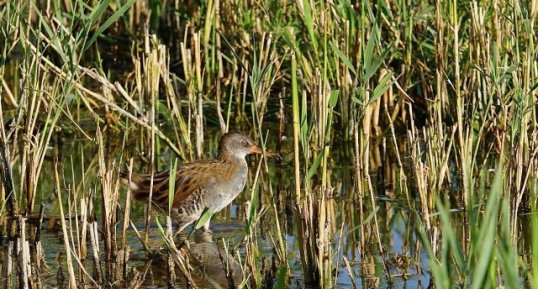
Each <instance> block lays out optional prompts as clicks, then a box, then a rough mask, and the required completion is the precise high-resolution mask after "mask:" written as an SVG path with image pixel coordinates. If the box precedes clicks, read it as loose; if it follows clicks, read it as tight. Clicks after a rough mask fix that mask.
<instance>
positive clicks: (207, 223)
mask: <svg viewBox="0 0 538 289" xmlns="http://www.w3.org/2000/svg"><path fill="white" fill-rule="evenodd" d="M211 217H212V216H210V217H209V218H207V221H206V222H205V224H204V232H206V233H212V232H211V230H210V229H209V222H210V221H211Z"/></svg>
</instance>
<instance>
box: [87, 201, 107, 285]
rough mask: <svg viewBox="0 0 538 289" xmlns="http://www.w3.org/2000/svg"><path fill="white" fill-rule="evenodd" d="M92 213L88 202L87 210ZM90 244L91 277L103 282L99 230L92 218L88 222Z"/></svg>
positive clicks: (91, 205)
mask: <svg viewBox="0 0 538 289" xmlns="http://www.w3.org/2000/svg"><path fill="white" fill-rule="evenodd" d="M88 211H89V212H90V213H91V215H93V204H92V203H91V202H90V209H89V210H88ZM90 225H91V227H90V243H91V244H90V245H91V248H92V255H93V278H94V279H95V280H98V282H99V283H100V284H104V279H103V278H104V274H103V272H102V269H101V261H100V258H99V254H100V250H99V231H98V229H97V221H96V220H92V221H91V222H90Z"/></svg>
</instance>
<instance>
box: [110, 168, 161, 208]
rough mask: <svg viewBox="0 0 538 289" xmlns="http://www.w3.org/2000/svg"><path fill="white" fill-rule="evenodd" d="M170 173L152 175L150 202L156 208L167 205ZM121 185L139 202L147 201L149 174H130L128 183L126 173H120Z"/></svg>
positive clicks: (149, 187) (149, 185) (149, 183)
mask: <svg viewBox="0 0 538 289" xmlns="http://www.w3.org/2000/svg"><path fill="white" fill-rule="evenodd" d="M169 176H170V171H162V172H158V173H155V174H154V175H153V192H152V194H151V200H152V202H153V203H155V204H156V205H157V206H159V207H161V208H166V207H167V204H168V182H169ZM120 179H121V183H122V184H123V185H124V186H125V187H127V188H129V190H130V191H131V195H132V196H133V197H134V198H135V199H137V200H140V201H146V202H147V201H148V199H149V195H150V190H151V185H152V182H151V174H132V175H131V180H130V181H129V174H128V173H127V172H120Z"/></svg>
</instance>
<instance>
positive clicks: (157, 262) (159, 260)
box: [138, 231, 243, 288]
mask: <svg viewBox="0 0 538 289" xmlns="http://www.w3.org/2000/svg"><path fill="white" fill-rule="evenodd" d="M181 252H182V253H183V254H184V255H185V256H186V258H185V259H186V260H188V264H187V265H188V267H189V268H190V273H191V277H192V279H191V280H192V281H194V282H195V283H196V284H195V285H196V287H198V288H220V287H221V288H237V287H238V286H239V285H240V284H241V282H242V280H243V273H242V270H241V265H240V264H239V262H237V260H236V259H235V258H234V257H233V256H232V255H230V254H227V253H226V252H225V250H224V249H223V248H220V247H219V246H218V245H217V243H215V242H214V241H213V234H212V233H211V232H201V231H199V232H196V233H194V242H192V241H190V242H189V244H188V245H186V246H182V248H181ZM143 267H145V268H140V267H139V269H138V270H140V271H142V272H144V271H145V272H146V274H145V275H146V276H145V278H144V279H145V281H144V282H143V286H144V285H145V286H148V285H149V286H152V287H153V286H157V287H155V288H160V287H161V286H162V287H170V285H172V286H173V287H175V288H187V287H189V286H188V284H187V283H188V281H187V278H185V276H184V275H183V273H182V272H181V270H179V268H177V266H176V270H175V275H176V276H177V278H175V279H176V280H175V282H174V284H170V280H169V277H170V274H169V272H168V268H169V267H168V266H167V260H166V256H163V255H161V256H160V257H155V258H152V260H151V262H150V263H146V264H145V266H143Z"/></svg>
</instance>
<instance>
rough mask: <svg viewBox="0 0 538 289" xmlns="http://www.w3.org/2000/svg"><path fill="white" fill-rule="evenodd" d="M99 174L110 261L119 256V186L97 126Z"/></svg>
mask: <svg viewBox="0 0 538 289" xmlns="http://www.w3.org/2000/svg"><path fill="white" fill-rule="evenodd" d="M95 138H96V140H97V145H98V158H99V165H98V174H99V178H100V181H101V198H102V202H103V204H102V221H103V226H102V230H103V241H104V253H105V261H106V262H107V263H108V262H110V261H112V260H114V259H115V257H116V256H117V251H116V250H117V247H116V208H117V206H118V198H119V188H118V182H117V181H114V177H113V174H114V164H112V165H111V166H110V167H109V166H108V165H107V163H106V160H105V144H104V143H103V141H104V140H103V135H102V134H101V129H100V128H99V126H97V131H96V136H95Z"/></svg>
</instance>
